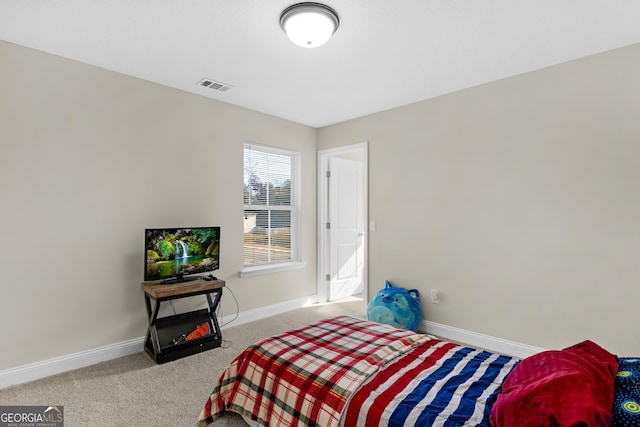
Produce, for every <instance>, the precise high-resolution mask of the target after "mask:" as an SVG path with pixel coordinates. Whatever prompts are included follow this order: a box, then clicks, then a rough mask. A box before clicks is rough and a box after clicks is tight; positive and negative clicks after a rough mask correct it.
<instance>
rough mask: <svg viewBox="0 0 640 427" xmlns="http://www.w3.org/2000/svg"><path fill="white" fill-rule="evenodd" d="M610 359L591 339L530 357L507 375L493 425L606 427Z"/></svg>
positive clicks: (609, 413) (611, 377) (493, 412)
mask: <svg viewBox="0 0 640 427" xmlns="http://www.w3.org/2000/svg"><path fill="white" fill-rule="evenodd" d="M617 366H618V365H617V360H616V357H615V356H614V355H613V354H611V353H609V352H607V351H606V350H604V349H602V348H601V347H599V346H598V345H597V344H595V343H593V342H591V341H584V342H581V343H579V344H576V345H574V346H572V347H569V348H566V349H564V350H561V351H546V352H542V353H539V354H536V355H534V356H531V357H529V358H527V359H525V360H523V361H522V362H520V364H519V365H518V366H516V367H515V369H514V370H513V371H512V372H511V374H509V376H508V377H507V379H506V380H505V381H504V384H503V385H502V391H503V392H502V394H500V395H499V396H498V400H497V402H496V403H495V405H494V406H493V408H492V410H491V425H492V426H494V427H513V426H518V427H532V426H535V427H544V426H548V427H600V426H610V425H611V422H612V419H613V414H612V408H613V391H614V380H615V376H616V373H617V369H618V367H617Z"/></svg>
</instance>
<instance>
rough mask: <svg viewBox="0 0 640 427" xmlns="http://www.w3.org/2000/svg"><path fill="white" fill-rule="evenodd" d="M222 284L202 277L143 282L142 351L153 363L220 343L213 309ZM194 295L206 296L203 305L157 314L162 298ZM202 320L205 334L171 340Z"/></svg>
mask: <svg viewBox="0 0 640 427" xmlns="http://www.w3.org/2000/svg"><path fill="white" fill-rule="evenodd" d="M224 285H225V283H224V280H204V279H198V280H193V281H188V282H180V283H173V284H161V283H160V282H143V283H142V290H143V291H144V301H145V304H146V306H147V315H148V317H149V327H148V329H147V336H146V338H145V341H144V349H145V351H146V352H147V353H148V354H149V355H150V356H151V357H152V358H153V359H154V360H155V361H156V362H157V363H165V362H170V361H172V360H176V359H179V358H181V357H185V356H189V355H192V354H196V353H200V352H201V351H205V350H209V349H212V348H216V347H220V345H221V344H222V331H221V330H220V325H219V324H218V318H217V316H216V309H217V308H218V304H219V303H220V298H221V297H222V288H224ZM196 295H205V296H206V298H207V308H204V309H201V310H195V311H190V312H187V313H180V314H174V315H172V316H166V317H158V313H159V311H160V306H161V305H162V303H163V302H165V301H171V300H175V299H179V298H187V297H192V296H196ZM152 301H153V302H152ZM205 323H206V324H208V327H209V328H208V329H209V330H208V332H207V333H206V334H204V335H202V336H200V337H199V338H195V339H192V340H189V341H187V340H181V341H179V342H176V341H174V340H175V339H177V338H179V337H180V336H181V335H182V334H187V335H188V334H189V333H190V332H192V331H193V330H194V329H195V328H196V327H197V326H199V325H202V324H205Z"/></svg>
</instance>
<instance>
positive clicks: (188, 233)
mask: <svg viewBox="0 0 640 427" xmlns="http://www.w3.org/2000/svg"><path fill="white" fill-rule="evenodd" d="M144 235H145V238H144V247H145V251H144V253H145V255H144V280H145V282H149V281H154V280H162V283H179V282H184V281H189V280H196V279H199V278H201V276H200V275H202V274H203V273H209V272H211V271H214V270H217V269H218V268H219V264H220V227H191V228H186V227H185V228H147V229H146V230H145V233H144Z"/></svg>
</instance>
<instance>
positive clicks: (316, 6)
mask: <svg viewBox="0 0 640 427" xmlns="http://www.w3.org/2000/svg"><path fill="white" fill-rule="evenodd" d="M338 25H340V19H339V18H338V14H337V13H336V11H335V10H333V9H331V8H330V7H329V6H325V5H324V4H320V3H312V2H305V3H297V4H294V5H292V6H289V7H288V8H286V9H285V10H283V11H282V14H281V15H280V26H281V27H282V29H283V30H284V32H285V33H287V36H289V38H290V39H291V41H292V42H294V43H295V44H297V45H298V46H301V47H307V48H310V47H318V46H322V45H323V44H325V43H326V42H327V41H328V40H329V38H331V36H332V35H333V33H335V32H336V30H337V29H338Z"/></svg>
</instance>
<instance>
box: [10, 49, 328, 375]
mask: <svg viewBox="0 0 640 427" xmlns="http://www.w3.org/2000/svg"><path fill="white" fill-rule="evenodd" d="M0 64H1V65H0V150H1V151H0V195H1V196H2V200H1V202H0V203H1V205H0V224H1V225H2V227H1V231H0V236H1V238H0V240H1V241H2V244H0V281H1V283H2V296H1V297H0V336H2V340H3V343H4V344H3V346H2V347H3V351H2V352H0V370H3V369H6V368H10V367H16V366H22V365H25V364H28V363H32V362H36V361H41V360H47V359H51V358H54V357H57V356H63V355H67V354H71V353H75V352H79V351H83V350H88V349H93V348H96V347H100V346H104V345H109V344H114V343H118V342H122V341H126V340H128V339H133V338H139V337H141V336H143V335H144V333H145V332H146V323H147V320H146V313H145V306H144V301H143V297H142V293H141V290H140V282H141V281H142V275H143V263H144V262H143V244H144V233H143V231H144V228H145V227H165V226H166V227H171V226H198V225H220V226H221V227H222V242H221V269H220V270H219V271H218V272H217V273H216V275H217V276H218V277H220V278H223V279H225V280H227V284H228V285H229V286H230V288H231V289H232V290H233V292H234V294H235V295H236V296H237V298H238V302H239V305H240V310H242V311H245V310H248V309H252V308H256V307H260V306H263V305H269V304H274V303H278V302H282V301H289V300H292V299H295V298H302V297H305V296H308V295H312V294H314V293H315V292H316V283H315V280H316V271H315V259H316V249H315V248H316V228H315V218H316V199H315V197H316V196H315V190H316V142H315V141H316V130H315V129H313V128H310V127H307V126H303V125H299V124H295V123H292V122H288V121H285V120H281V119H277V118H274V117H270V116H267V115H264V114H260V113H256V112H253V111H249V110H246V109H242V108H238V107H234V106H231V105H229V104H225V103H221V102H216V101H212V100H208V99H206V98H203V97H199V96H196V95H192V94H188V93H185V92H181V91H177V90H173V89H169V88H166V87H163V86H159V85H156V84H152V83H149V82H146V81H142V80H139V79H135V78H131V77H127V76H124V75H120V74H117V73H113V72H109V71H105V70H102V69H99V68H96V67H91V66H87V65H84V64H80V63H78V62H74V61H69V60H66V59H62V58H60V57H56V56H52V55H48V54H45V53H41V52H37V51H34V50H30V49H26V48H23V47H19V46H16V45H12V44H9V43H5V42H0ZM245 141H251V142H255V143H260V144H266V145H272V146H278V147H283V148H293V149H295V150H299V151H300V152H301V154H302V163H303V164H302V170H303V176H302V181H303V182H302V185H303V200H302V204H303V209H302V242H303V243H302V256H303V260H304V261H306V262H307V265H306V267H305V268H303V269H298V270H292V271H289V272H282V273H276V274H268V275H262V276H256V277H251V278H244V279H240V278H239V277H238V272H239V271H240V269H241V268H242V232H243V231H242V230H243V228H242V227H243V222H242V179H243V178H242V173H243V172H242V170H243V169H242V148H243V142H245ZM188 304H194V305H197V302H193V303H188ZM222 306H223V311H224V314H226V315H230V314H233V313H234V312H235V304H234V303H233V300H232V299H231V297H230V294H228V293H227V294H226V296H225V297H224V298H223V303H222Z"/></svg>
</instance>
